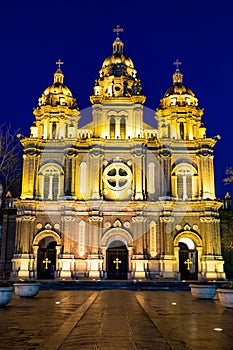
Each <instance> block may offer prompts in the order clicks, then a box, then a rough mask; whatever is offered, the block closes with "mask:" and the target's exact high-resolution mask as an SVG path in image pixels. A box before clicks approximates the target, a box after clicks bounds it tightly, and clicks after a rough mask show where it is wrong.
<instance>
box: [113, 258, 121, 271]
mask: <svg viewBox="0 0 233 350" xmlns="http://www.w3.org/2000/svg"><path fill="white" fill-rule="evenodd" d="M113 264H116V270H119V264H121V261H120V259H118V258H116V260H114V261H113Z"/></svg>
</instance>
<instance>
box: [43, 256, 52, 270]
mask: <svg viewBox="0 0 233 350" xmlns="http://www.w3.org/2000/svg"><path fill="white" fill-rule="evenodd" d="M43 264H45V270H48V265H49V264H51V261H50V260H49V259H48V258H46V259H45V260H43Z"/></svg>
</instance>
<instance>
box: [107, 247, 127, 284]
mask: <svg viewBox="0 0 233 350" xmlns="http://www.w3.org/2000/svg"><path fill="white" fill-rule="evenodd" d="M106 267H107V278H108V279H117V280H124V279H127V277H128V276H127V275H128V249H127V247H126V245H125V244H124V243H123V242H122V241H119V240H117V241H113V242H112V243H111V244H110V245H109V247H108V249H107V254H106Z"/></svg>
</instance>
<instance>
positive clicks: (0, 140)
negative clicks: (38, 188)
mask: <svg viewBox="0 0 233 350" xmlns="http://www.w3.org/2000/svg"><path fill="white" fill-rule="evenodd" d="M17 134H18V131H13V130H12V128H11V126H10V125H9V124H2V125H0V182H1V183H2V185H3V193H4V194H6V193H7V192H8V191H11V193H12V195H13V196H15V197H16V196H19V194H20V183H21V171H22V147H21V144H20V142H19V139H18V138H17Z"/></svg>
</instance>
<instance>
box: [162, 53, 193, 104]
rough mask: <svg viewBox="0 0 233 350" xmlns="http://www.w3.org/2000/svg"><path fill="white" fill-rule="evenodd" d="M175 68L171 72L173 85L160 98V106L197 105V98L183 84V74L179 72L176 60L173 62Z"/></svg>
mask: <svg viewBox="0 0 233 350" xmlns="http://www.w3.org/2000/svg"><path fill="white" fill-rule="evenodd" d="M174 64H175V65H176V66H177V68H176V71H175V73H174V74H173V76H172V77H173V85H172V86H170V87H169V88H168V89H167V91H166V92H165V94H164V98H162V99H161V100H160V106H161V107H162V108H167V107H169V106H179V107H181V106H186V105H192V106H198V99H197V98H196V97H195V94H194V93H193V91H192V90H191V89H190V88H188V87H187V86H186V85H184V84H183V74H182V73H181V72H180V70H179V68H178V65H179V64H181V62H179V61H178V60H177V61H176V62H175V63H174Z"/></svg>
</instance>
